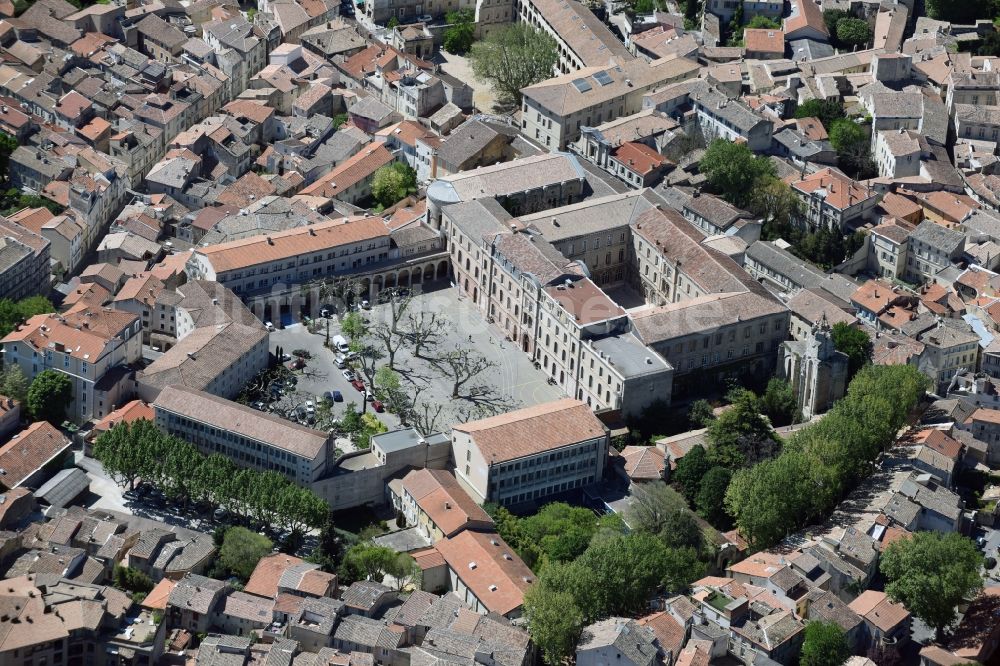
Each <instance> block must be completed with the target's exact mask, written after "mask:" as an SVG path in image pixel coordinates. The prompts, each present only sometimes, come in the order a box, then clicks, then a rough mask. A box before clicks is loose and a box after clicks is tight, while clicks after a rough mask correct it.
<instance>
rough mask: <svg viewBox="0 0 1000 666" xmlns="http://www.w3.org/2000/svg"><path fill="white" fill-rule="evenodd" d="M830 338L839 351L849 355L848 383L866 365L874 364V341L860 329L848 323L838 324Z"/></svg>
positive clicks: (832, 330) (835, 325)
mask: <svg viewBox="0 0 1000 666" xmlns="http://www.w3.org/2000/svg"><path fill="white" fill-rule="evenodd" d="M830 338H831V339H832V340H833V346H834V348H835V349H836V350H837V351H840V352H844V353H845V354H847V378H848V381H849V380H850V379H852V378H853V377H854V375H856V374H857V372H858V370H860V369H861V368H862V367H864V366H865V365H867V364H869V363H871V362H872V352H873V351H874V347H873V345H872V339H871V338H870V337H868V334H867V333H865V332H864V331H863V330H861V329H860V328H857V327H855V326H851V325H850V324H847V323H846V322H842V321H840V322H837V323H836V324H834V325H833V328H832V329H831V330H830Z"/></svg>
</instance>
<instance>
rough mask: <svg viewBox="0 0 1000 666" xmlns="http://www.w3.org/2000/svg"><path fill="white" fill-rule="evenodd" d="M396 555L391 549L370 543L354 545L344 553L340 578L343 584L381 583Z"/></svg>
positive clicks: (392, 564)
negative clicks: (359, 582) (357, 582)
mask: <svg viewBox="0 0 1000 666" xmlns="http://www.w3.org/2000/svg"><path fill="white" fill-rule="evenodd" d="M396 554H397V553H396V551H394V550H393V549H391V548H385V547H384V546H376V545H375V544H373V543H372V542H371V541H364V542H362V543H357V544H354V545H353V546H351V547H350V548H348V549H347V552H346V553H344V561H343V563H342V564H341V566H340V578H341V579H342V580H344V581H345V582H353V581H357V580H373V581H376V582H378V583H381V582H382V579H383V578H385V576H386V574H387V573H388V572H389V571H390V570H392V569H393V567H394V565H395V560H396Z"/></svg>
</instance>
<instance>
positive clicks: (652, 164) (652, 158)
mask: <svg viewBox="0 0 1000 666" xmlns="http://www.w3.org/2000/svg"><path fill="white" fill-rule="evenodd" d="M611 156H612V157H614V158H615V159H616V160H618V161H619V162H620V163H621V164H622V165H624V166H626V167H628V168H629V169H630V170H631V171H634V172H635V173H638V174H640V175H642V176H646V175H648V174H650V173H652V172H654V171H656V170H657V169H659V168H660V167H661V166H663V165H664V164H666V163H667V158H665V157H664V156H663V155H660V154H659V153H658V152H656V151H655V150H653V149H652V148H650V147H649V146H647V145H646V144H644V143H637V142H634V141H627V142H625V143H623V144H622V145H620V146H618V147H617V148H615V150H614V152H612V153H611Z"/></svg>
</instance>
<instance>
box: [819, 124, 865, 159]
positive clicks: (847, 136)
mask: <svg viewBox="0 0 1000 666" xmlns="http://www.w3.org/2000/svg"><path fill="white" fill-rule="evenodd" d="M828 133H829V135H830V144H831V145H832V146H833V149H834V150H836V151H837V152H838V153H840V154H854V153H856V152H857V151H858V150H859V146H865V147H867V145H868V133H867V132H865V130H864V128H862V127H861V126H860V125H858V124H857V123H856V122H854V121H853V120H848V119H847V118H838V119H836V120H834V121H833V122H832V123H830V128H829V132H828Z"/></svg>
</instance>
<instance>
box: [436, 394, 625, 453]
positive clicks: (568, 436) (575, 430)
mask: <svg viewBox="0 0 1000 666" xmlns="http://www.w3.org/2000/svg"><path fill="white" fill-rule="evenodd" d="M452 429H453V430H457V431H459V432H462V433H467V434H468V435H470V436H471V437H472V439H473V441H474V442H475V444H476V446H477V447H478V448H479V450H480V452H481V453H482V455H483V457H484V458H485V459H486V461H487V463H489V462H503V461H506V460H514V459H515V458H522V457H524V456H530V455H534V454H536V453H541V452H544V451H550V450H553V449H558V448H560V447H563V446H570V445H572V444H576V443H577V442H582V441H585V440H588V439H594V438H598V437H605V436H606V431H605V429H604V426H603V424H602V423H601V422H600V421H599V420H598V418H597V417H596V416H594V413H593V412H592V411H591V410H590V408H589V407H588V406H587V405H585V404H584V403H582V402H580V401H579V400H573V399H572V398H564V399H562V400H554V401H552V402H544V403H542V404H539V405H534V406H532V407H526V408H523V409H517V410H514V411H512V412H507V413H505V414H499V415H497V416H491V417H489V418H485V419H481V420H479V421H470V422H468V423H460V424H456V425H454V426H452Z"/></svg>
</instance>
